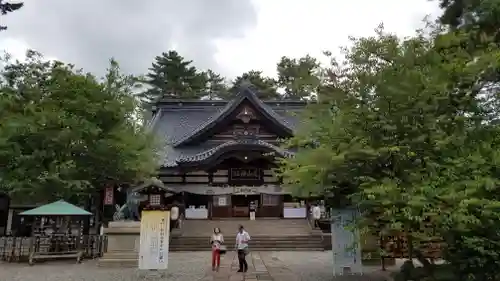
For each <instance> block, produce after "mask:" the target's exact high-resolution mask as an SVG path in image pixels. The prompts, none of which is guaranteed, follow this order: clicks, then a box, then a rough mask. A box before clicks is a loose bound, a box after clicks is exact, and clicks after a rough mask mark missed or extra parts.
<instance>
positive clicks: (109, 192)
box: [104, 187, 114, 205]
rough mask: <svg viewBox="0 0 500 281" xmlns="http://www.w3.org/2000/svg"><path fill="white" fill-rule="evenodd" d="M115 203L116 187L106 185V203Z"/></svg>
mask: <svg viewBox="0 0 500 281" xmlns="http://www.w3.org/2000/svg"><path fill="white" fill-rule="evenodd" d="M113 203H114V188H113V187H106V189H105V190H104V205H113Z"/></svg>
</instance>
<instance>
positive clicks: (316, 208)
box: [312, 204, 321, 228]
mask: <svg viewBox="0 0 500 281" xmlns="http://www.w3.org/2000/svg"><path fill="white" fill-rule="evenodd" d="M312 215H313V219H314V227H315V228H316V227H319V219H321V208H320V207H319V206H318V205H317V204H316V205H314V206H313V208H312Z"/></svg>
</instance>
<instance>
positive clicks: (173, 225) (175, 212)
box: [170, 202, 179, 229]
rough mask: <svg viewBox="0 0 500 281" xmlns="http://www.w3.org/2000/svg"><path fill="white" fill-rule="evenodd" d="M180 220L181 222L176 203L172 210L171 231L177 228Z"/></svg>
mask: <svg viewBox="0 0 500 281" xmlns="http://www.w3.org/2000/svg"><path fill="white" fill-rule="evenodd" d="M178 220H179V207H177V202H174V204H173V206H172V208H170V229H174V228H177V222H178Z"/></svg>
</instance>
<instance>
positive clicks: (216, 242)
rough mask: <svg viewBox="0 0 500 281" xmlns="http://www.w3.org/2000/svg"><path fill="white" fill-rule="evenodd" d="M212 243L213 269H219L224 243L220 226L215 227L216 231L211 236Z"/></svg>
mask: <svg viewBox="0 0 500 281" xmlns="http://www.w3.org/2000/svg"><path fill="white" fill-rule="evenodd" d="M210 244H212V271H219V267H220V254H221V248H222V244H224V236H223V235H222V232H221V231H220V229H219V228H218V227H216V228H214V233H213V234H212V237H211V238H210Z"/></svg>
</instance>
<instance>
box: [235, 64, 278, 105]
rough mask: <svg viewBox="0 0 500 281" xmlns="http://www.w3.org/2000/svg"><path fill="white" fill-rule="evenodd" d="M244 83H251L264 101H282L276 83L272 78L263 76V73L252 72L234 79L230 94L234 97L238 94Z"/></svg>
mask: <svg viewBox="0 0 500 281" xmlns="http://www.w3.org/2000/svg"><path fill="white" fill-rule="evenodd" d="M242 83H251V84H252V85H253V86H254V87H255V88H256V90H257V93H256V94H257V95H258V97H259V98H261V99H264V100H272V99H280V98H281V96H280V95H279V93H278V92H277V87H276V82H275V81H274V79H272V78H270V77H265V76H263V75H262V71H257V70H250V71H248V72H245V73H243V74H242V75H241V76H238V77H236V78H235V79H234V81H233V85H232V87H231V89H230V92H231V93H232V94H233V95H234V94H236V93H237V92H238V90H239V88H240V86H241V84H242Z"/></svg>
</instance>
